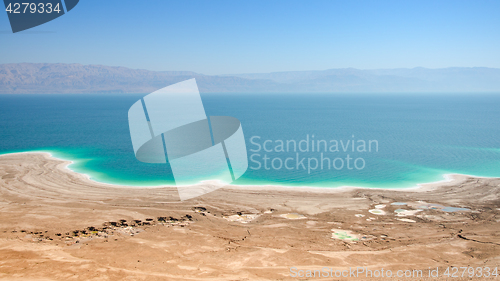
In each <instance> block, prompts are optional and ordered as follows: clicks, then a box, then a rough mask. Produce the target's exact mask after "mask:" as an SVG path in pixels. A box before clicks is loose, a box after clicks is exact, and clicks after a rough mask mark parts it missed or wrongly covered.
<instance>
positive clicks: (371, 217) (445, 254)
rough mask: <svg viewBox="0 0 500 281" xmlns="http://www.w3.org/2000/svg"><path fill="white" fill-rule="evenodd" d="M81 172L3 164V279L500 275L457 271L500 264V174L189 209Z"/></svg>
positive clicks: (253, 192)
mask: <svg viewBox="0 0 500 281" xmlns="http://www.w3.org/2000/svg"><path fill="white" fill-rule="evenodd" d="M67 165H68V162H65V161H62V160H58V159H56V158H52V157H50V156H49V155H48V154H42V153H22V154H7V155H2V156H0V279H1V280H338V279H342V280H344V279H345V280H388V279H391V278H375V277H374V278H369V277H366V276H365V275H360V276H358V277H352V276H351V277H348V278H344V277H338V278H337V277H331V276H330V277H319V276H316V277H307V276H304V277H299V276H297V277H293V276H292V275H293V274H294V273H293V272H296V273H297V272H298V270H303V272H304V274H305V273H306V272H307V270H322V269H324V268H325V267H327V268H329V270H331V272H334V271H335V270H338V272H342V271H345V270H348V269H349V268H350V267H351V268H358V267H361V268H363V269H366V270H380V269H384V270H386V271H387V270H391V272H393V273H396V272H397V271H398V270H403V271H406V270H422V272H423V276H420V277H415V278H413V277H411V278H406V277H404V278H396V277H394V278H392V279H393V280H445V279H448V280H500V277H496V278H495V277H491V276H490V277H488V278H485V277H481V278H479V277H472V278H469V277H467V274H466V275H465V276H464V277H461V276H459V277H456V278H451V277H450V278H446V276H443V273H444V272H445V270H446V268H449V267H474V268H478V267H480V268H483V269H484V268H486V267H488V268H491V269H494V268H495V267H500V223H499V222H500V198H499V195H500V179H492V178H475V177H468V176H459V175H454V176H453V177H452V180H451V181H449V182H441V183H435V184H428V185H425V186H422V187H421V188H418V189H411V190H379V189H356V188H349V189H330V190H325V189H312V188H309V189H308V188H283V187H282V188H279V187H251V186H245V187H242V186H224V187H222V188H220V189H218V190H216V191H214V192H211V193H209V194H206V195H203V196H201V197H197V198H194V199H191V200H187V201H180V200H179V198H178V195H177V189H176V188H175V187H164V188H131V187H125V186H112V185H107V184H101V183H97V182H94V181H91V180H89V179H88V178H87V177H85V176H84V175H80V174H77V173H74V172H72V171H70V170H69V169H67V168H66V166H67ZM429 268H431V269H435V268H439V274H440V276H439V277H437V278H431V277H429V276H428V271H429ZM459 273H460V274H462V271H460V272H459ZM460 274H459V275H460Z"/></svg>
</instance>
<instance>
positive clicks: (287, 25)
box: [0, 0, 500, 74]
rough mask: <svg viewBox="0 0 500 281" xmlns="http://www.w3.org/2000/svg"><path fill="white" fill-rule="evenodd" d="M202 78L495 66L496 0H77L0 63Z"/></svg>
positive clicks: (22, 37)
mask: <svg viewBox="0 0 500 281" xmlns="http://www.w3.org/2000/svg"><path fill="white" fill-rule="evenodd" d="M13 62H62V63H82V64H103V65H114V66H125V67H130V68H143V69H149V70H190V71H195V72H199V73H204V74H230V73H253V72H273V71H292V70H323V69H330V68H345V67H354V68H361V69H374V68H398V67H410V68H411V67H417V66H422V67H428V68H441V67H450V66H485V67H498V68H500V1H498V0H492V1H474V0H470V1H457V0H454V1H436V0H433V1H422V0H419V1H401V0H398V1H368V0H366V1H333V0H326V1H314V0H302V1H291V0H265V1H256V0H228V1H217V0H210V1H209V0H200V1H195V0H189V1H187V0H183V1H169V0H147V1H127V0H101V1H97V0H81V1H80V3H79V4H78V5H77V6H76V7H75V8H74V9H73V10H72V11H70V12H69V13H67V14H66V15H65V16H63V17H60V18H58V19H55V20H53V21H51V22H49V23H46V24H44V25H41V26H39V27H35V28H33V29H30V30H29V31H24V32H20V33H17V34H12V32H11V30H10V25H9V22H8V18H7V13H6V12H0V63H13Z"/></svg>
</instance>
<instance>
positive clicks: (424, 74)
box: [0, 63, 500, 94]
mask: <svg viewBox="0 0 500 281" xmlns="http://www.w3.org/2000/svg"><path fill="white" fill-rule="evenodd" d="M190 78H196V81H197V82H198V86H199V88H200V91H201V92H202V93H216V92H219V93H227V92H231V93H266V92H270V93H271V92H274V93H276V92H283V93H308V92H324V93H353V92H363V93H375V92H382V93H386V92H390V93H409V92H498V93H500V69H497V68H485V67H472V68H466V67H452V68H441V69H427V68H421V67H418V68H411V69H407V68H400V69H378V70H359V69H354V68H344V69H330V70H323V71H290V72H274V73H255V74H232V75H218V76H211V75H203V74H199V73H195V72H189V71H148V70H139V69H129V68H125V67H112V66H102V65H81V64H60V63H55V64H52V63H18V64H17V63H16V64H0V93H3V94H16V93H150V92H152V91H154V90H157V89H160V88H163V87H165V86H168V85H170V84H173V83H176V82H180V81H183V80H186V79H190Z"/></svg>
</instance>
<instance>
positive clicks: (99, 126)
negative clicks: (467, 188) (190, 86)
mask: <svg viewBox="0 0 500 281" xmlns="http://www.w3.org/2000/svg"><path fill="white" fill-rule="evenodd" d="M143 96H145V94H32V95H31V94H30V95H28V94H22V95H19V94H12V95H0V154H6V153H14V152H32V151H43V152H49V153H51V154H52V155H53V156H54V157H58V158H61V159H65V160H71V161H73V164H71V165H70V166H69V168H70V169H71V170H73V171H75V172H78V173H83V174H87V175H88V176H89V177H90V178H91V179H93V180H95V181H98V182H104V183H110V184H120V185H129V186H162V185H174V184H175V178H174V176H173V174H172V171H171V168H170V166H169V164H168V163H167V164H148V163H142V162H139V161H138V160H137V159H136V158H135V155H134V151H133V148H132V143H131V138H130V133H129V127H128V115H127V113H128V109H129V108H130V106H131V105H132V104H133V103H135V102H136V101H137V100H139V99H140V98H142V97H143ZM201 97H202V101H203V104H204V107H205V112H206V114H207V116H233V117H236V118H238V119H239V120H240V121H241V124H242V129H243V133H244V136H245V141H246V147H247V154H248V158H249V166H248V169H247V171H246V172H245V173H244V174H243V175H242V176H241V177H240V178H239V179H237V180H235V181H234V182H233V184H235V185H278V186H290V187H294V186H301V187H304V186H305V187H320V188H338V187H342V186H357V187H366V188H388V189H391V188H410V187H415V186H416V185H418V184H421V183H428V182H435V181H440V180H443V177H444V175H446V174H452V173H456V174H467V175H474V176H482V177H500V94H484V93H460V94H457V93H448V94H442V93H440V94H429V93H421V94H418V93H414V94H403V93H401V94H383V93H380V94H328V93H325V94H236V93H235V94H227V93H225V94H202V95H201ZM214 177H216V176H215V175H214ZM216 179H217V178H212V177H210V178H207V179H206V180H216Z"/></svg>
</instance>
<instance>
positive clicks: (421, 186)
mask: <svg viewBox="0 0 500 281" xmlns="http://www.w3.org/2000/svg"><path fill="white" fill-rule="evenodd" d="M16 154H35V155H36V154H39V155H43V156H44V157H45V158H46V159H49V160H57V161H62V162H63V163H62V164H61V165H58V166H57V167H58V168H60V169H61V171H62V172H65V173H71V174H74V175H75V176H77V177H80V178H82V179H83V180H84V181H87V182H89V183H91V184H97V185H105V186H108V187H112V188H126V189H158V188H177V187H183V186H176V185H146V186H136V185H127V184H115V183H107V182H101V181H98V180H95V179H93V178H92V177H91V176H90V175H88V174H86V173H81V172H78V171H75V170H73V169H71V168H70V167H69V166H70V165H72V164H75V161H74V160H69V159H63V158H60V157H56V156H54V155H53V154H52V153H51V152H47V151H25V152H12V153H5V154H0V157H4V156H9V155H16ZM442 177H443V179H442V180H438V181H434V182H425V183H417V184H416V186H413V187H401V188H379V187H359V186H339V187H331V188H328V187H315V186H285V185H272V184H266V185H232V184H224V183H221V182H219V181H218V180H206V181H202V182H200V183H198V184H195V185H189V186H204V185H207V184H208V185H213V186H216V189H220V188H224V189H231V190H241V189H245V190H249V191H301V192H314V193H339V192H348V191H353V190H382V191H388V190H394V191H403V192H405V191H407V192H427V191H432V190H435V189H437V188H439V187H443V186H451V185H457V184H460V183H462V182H464V181H466V180H467V179H469V178H483V179H498V178H500V177H481V176H475V175H468V174H455V173H449V174H443V175H442Z"/></svg>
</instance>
